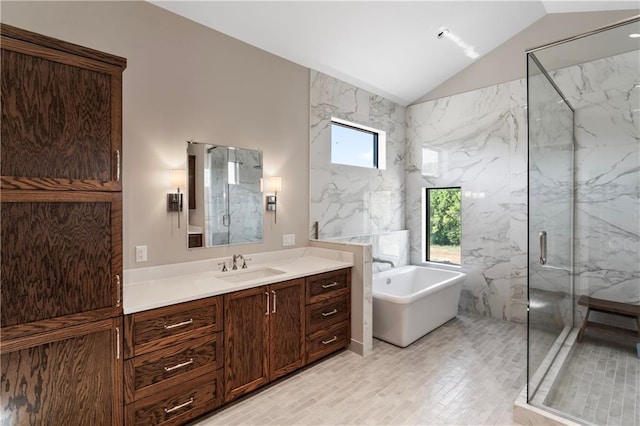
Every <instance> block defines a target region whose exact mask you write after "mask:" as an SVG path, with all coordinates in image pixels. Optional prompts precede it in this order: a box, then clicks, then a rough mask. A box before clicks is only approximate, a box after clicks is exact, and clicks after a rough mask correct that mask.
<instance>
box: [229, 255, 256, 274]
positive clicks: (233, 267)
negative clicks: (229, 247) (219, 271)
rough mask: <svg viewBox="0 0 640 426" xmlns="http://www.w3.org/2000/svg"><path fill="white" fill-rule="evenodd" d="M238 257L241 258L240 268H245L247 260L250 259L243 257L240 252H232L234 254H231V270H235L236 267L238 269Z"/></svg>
mask: <svg viewBox="0 0 640 426" xmlns="http://www.w3.org/2000/svg"><path fill="white" fill-rule="evenodd" d="M240 259H242V266H241V268H242V269H247V260H251V259H250V258H248V257H246V258H245V257H244V256H243V255H241V254H234V255H233V257H232V262H233V266H232V267H231V269H232V270H234V271H235V270H236V269H238V261H239V260H240Z"/></svg>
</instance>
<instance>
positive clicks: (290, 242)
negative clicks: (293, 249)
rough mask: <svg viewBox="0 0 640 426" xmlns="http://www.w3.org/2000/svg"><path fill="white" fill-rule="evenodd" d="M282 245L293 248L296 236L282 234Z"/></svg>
mask: <svg viewBox="0 0 640 426" xmlns="http://www.w3.org/2000/svg"><path fill="white" fill-rule="evenodd" d="M282 245H283V246H285V247H286V246H295V245H296V234H284V235H283V236H282Z"/></svg>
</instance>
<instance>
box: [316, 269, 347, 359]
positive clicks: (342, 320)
mask: <svg viewBox="0 0 640 426" xmlns="http://www.w3.org/2000/svg"><path fill="white" fill-rule="evenodd" d="M306 286H307V291H306V294H307V297H306V308H305V311H306V317H307V319H306V323H307V327H306V357H305V362H306V363H311V362H314V361H316V360H318V359H320V358H322V357H324V356H326V355H328V354H330V353H333V352H335V351H337V350H339V349H342V348H344V347H346V346H348V345H349V343H350V341H351V269H341V270H338V271H331V272H326V273H323V274H318V275H313V276H311V277H307V278H306Z"/></svg>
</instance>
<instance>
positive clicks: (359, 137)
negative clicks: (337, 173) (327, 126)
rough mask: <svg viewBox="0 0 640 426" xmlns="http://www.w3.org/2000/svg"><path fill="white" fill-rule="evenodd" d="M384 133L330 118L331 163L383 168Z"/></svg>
mask: <svg viewBox="0 0 640 426" xmlns="http://www.w3.org/2000/svg"><path fill="white" fill-rule="evenodd" d="M385 144H386V135H385V132H383V131H381V130H376V129H372V128H370V127H366V126H361V125H359V124H355V123H350V122H348V121H345V120H340V119H337V118H332V119H331V163H332V164H344V165H347V166H356V167H367V168H370V169H384V168H385V152H386V150H385Z"/></svg>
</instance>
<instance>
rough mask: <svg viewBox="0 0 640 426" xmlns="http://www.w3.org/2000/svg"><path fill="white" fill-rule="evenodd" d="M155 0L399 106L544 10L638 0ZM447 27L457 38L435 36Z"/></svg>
mask: <svg viewBox="0 0 640 426" xmlns="http://www.w3.org/2000/svg"><path fill="white" fill-rule="evenodd" d="M150 1H151V3H153V4H155V5H157V6H159V7H162V8H164V9H166V10H169V11H171V12H174V13H176V14H178V15H181V16H184V17H186V18H188V19H191V20H193V21H195V22H198V23H200V24H203V25H206V26H208V27H210V28H213V29H215V30H217V31H220V32H222V33H225V34H227V35H229V36H231V37H234V38H237V39H239V40H242V41H244V42H246V43H248V44H251V45H254V46H256V47H259V48H261V49H263V50H266V51H268V52H270V53H273V54H275V55H278V56H281V57H283V58H286V59H288V60H290V61H293V62H296V63H298V64H300V65H303V66H305V67H308V68H312V69H315V70H318V71H320V72H323V73H325V74H329V75H332V76H334V77H337V78H339V79H341V80H344V81H346V82H349V83H351V84H354V85H356V86H358V87H361V88H363V89H366V90H369V91H371V92H373V93H376V94H378V95H381V96H384V97H385V98H388V99H390V100H392V101H395V102H397V103H399V104H401V105H408V104H410V103H411V102H413V101H415V100H416V99H419V98H420V97H421V96H422V95H424V94H425V93H427V92H429V91H430V90H432V89H433V88H435V87H437V86H438V85H439V84H440V83H442V82H444V81H446V80H447V79H449V78H450V77H452V76H453V75H455V74H457V73H458V72H460V71H461V70H463V69H464V68H465V67H467V66H468V65H470V64H471V63H472V62H473V61H474V59H471V58H470V57H468V56H467V55H466V54H465V47H471V48H473V49H474V50H475V51H476V52H477V53H478V54H479V55H480V57H481V56H482V55H485V54H487V53H488V52H490V51H491V50H493V49H494V48H496V47H497V46H499V45H500V44H502V43H503V42H505V41H506V40H508V39H509V38H511V37H513V36H514V35H515V34H517V33H518V32H520V31H522V30H523V29H524V28H526V27H528V26H529V25H531V24H532V23H534V22H535V21H537V20H538V19H540V18H541V17H542V16H544V15H545V14H547V13H562V12H586V11H597V10H621V9H633V8H637V7H638V1H637V0H635V1H589V0H588V1H553V0H542V1H541V0H532V1H505V0H502V1H481V0H475V1H268V0H267V1H265V0H263V1H157V0H150ZM444 27H446V28H448V29H449V31H450V35H451V34H452V35H454V36H457V38H458V43H456V42H454V41H453V40H452V38H451V37H449V38H443V39H438V38H437V34H438V33H439V32H440V30H441V29H442V28H444ZM460 44H462V46H463V47H460V46H459V45H460ZM475 60H477V59H475Z"/></svg>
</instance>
